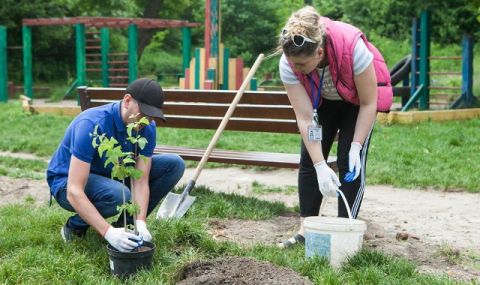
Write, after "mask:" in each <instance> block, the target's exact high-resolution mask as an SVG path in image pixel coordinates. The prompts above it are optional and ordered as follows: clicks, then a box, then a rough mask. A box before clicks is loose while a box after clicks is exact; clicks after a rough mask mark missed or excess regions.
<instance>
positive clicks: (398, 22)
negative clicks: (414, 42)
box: [316, 0, 480, 44]
mask: <svg viewBox="0 0 480 285" xmlns="http://www.w3.org/2000/svg"><path fill="white" fill-rule="evenodd" d="M316 6H317V8H318V9H319V11H320V12H321V13H324V14H325V15H327V16H331V17H333V18H334V19H340V20H344V21H346V22H349V23H352V24H354V25H356V26H359V27H360V28H362V30H363V31H364V32H365V33H367V34H368V33H371V32H375V33H377V34H379V35H381V36H384V37H389V38H391V39H407V38H409V37H410V35H411V25H412V18H414V17H419V15H420V12H421V10H424V9H428V10H429V11H430V12H431V20H432V31H431V33H432V38H433V40H434V41H438V42H440V43H443V44H446V43H458V42H460V39H461V37H462V34H463V33H470V34H476V37H477V38H478V36H480V34H479V32H478V31H479V28H480V22H479V21H478V20H477V17H478V16H479V15H480V12H479V11H478V7H479V1H477V0H475V1H471V0H460V1H450V0H427V1H425V0H414V1H411V0H397V1H393V0H384V1H376V0H357V1H348V0H341V1H335V0H322V1H321V2H320V3H319V4H318V5H316ZM372 7H375V9H372ZM323 11H325V12H323Z"/></svg>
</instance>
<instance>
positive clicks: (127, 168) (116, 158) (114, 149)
mask: <svg viewBox="0 0 480 285" xmlns="http://www.w3.org/2000/svg"><path fill="white" fill-rule="evenodd" d="M131 118H136V116H133V115H132V116H131ZM149 123H150V122H149V121H148V119H147V118H145V117H142V118H140V119H139V120H136V121H135V122H133V123H129V124H128V125H127V140H128V141H129V142H130V143H132V145H134V146H135V151H134V152H131V151H123V150H122V145H121V144H120V143H119V142H118V141H117V140H116V139H115V138H114V137H110V138H108V137H107V136H106V134H104V133H103V134H98V127H99V126H98V125H97V126H95V129H94V131H93V133H90V136H91V137H92V146H93V147H94V148H95V149H97V151H98V155H99V157H100V158H102V157H104V156H105V158H106V160H105V163H104V167H105V168H106V167H108V166H109V165H110V164H112V165H113V168H112V173H111V177H112V179H118V180H120V181H122V182H123V183H125V179H127V178H132V179H140V178H141V177H142V176H143V172H142V171H141V170H139V169H137V168H136V167H135V165H136V162H137V160H138V159H145V157H144V156H143V155H140V154H138V150H137V147H138V148H140V149H141V150H142V149H144V148H145V145H146V144H147V139H146V138H144V137H142V136H141V135H140V134H139V133H138V130H140V129H141V128H142V127H144V126H147V125H148V124H149ZM133 131H136V133H133ZM132 187H133V186H132ZM131 191H132V196H134V194H133V193H135V192H134V191H135V190H134V189H133V188H132V189H131ZM123 198H124V201H123V202H124V203H123V205H121V206H119V208H118V211H119V212H123V214H124V215H126V214H127V212H128V213H129V214H130V215H134V216H135V215H136V214H138V213H139V212H140V207H139V205H138V204H136V203H135V202H130V203H125V196H123ZM123 210H126V211H123ZM135 232H136V229H135Z"/></svg>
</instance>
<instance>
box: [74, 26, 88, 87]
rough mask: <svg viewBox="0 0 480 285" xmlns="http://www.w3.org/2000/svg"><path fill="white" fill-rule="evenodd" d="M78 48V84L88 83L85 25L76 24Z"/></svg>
mask: <svg viewBox="0 0 480 285" xmlns="http://www.w3.org/2000/svg"><path fill="white" fill-rule="evenodd" d="M75 37H76V49H77V84H78V86H84V85H86V84H87V70H86V69H87V62H86V53H85V25H84V24H76V25H75Z"/></svg>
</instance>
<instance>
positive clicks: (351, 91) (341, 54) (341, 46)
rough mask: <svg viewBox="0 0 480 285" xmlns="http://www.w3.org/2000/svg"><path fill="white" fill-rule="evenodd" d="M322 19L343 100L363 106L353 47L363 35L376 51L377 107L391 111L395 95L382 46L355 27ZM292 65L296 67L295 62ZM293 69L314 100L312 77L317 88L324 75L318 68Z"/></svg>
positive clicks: (374, 65) (331, 67)
mask: <svg viewBox="0 0 480 285" xmlns="http://www.w3.org/2000/svg"><path fill="white" fill-rule="evenodd" d="M322 21H323V23H324V25H325V27H326V34H327V40H326V46H325V48H326V51H327V55H328V60H329V69H330V73H331V75H332V81H333V83H334V84H335V86H336V88H337V91H338V94H339V95H340V96H341V97H342V98H343V100H345V101H347V102H350V103H353V104H355V105H359V99H358V94H357V88H356V87H355V81H354V80H353V49H354V48H355V45H356V44H357V41H358V40H359V39H360V38H362V39H363V41H364V42H365V45H366V46H367V48H368V49H369V50H370V52H372V54H373V67H374V69H375V74H376V75H377V90H378V96H377V110H378V111H381V112H382V111H383V112H385V111H389V110H390V106H391V105H392V98H393V90H392V85H391V82H390V72H389V71H388V68H387V65H386V63H385V60H384V59H383V56H382V55H381V54H380V52H379V51H378V49H377V48H376V47H375V46H374V45H372V44H371V43H370V42H368V41H367V38H366V37H365V35H364V34H363V33H362V32H361V31H360V30H359V29H357V28H355V27H354V26H352V25H349V24H346V23H343V22H338V21H332V20H330V19H329V18H326V17H322ZM289 64H290V66H291V67H292V64H291V63H289ZM292 70H293V71H294V73H295V75H296V76H297V78H298V80H299V81H300V82H301V83H302V85H303V86H304V87H305V90H306V91H307V93H308V95H309V96H310V99H312V98H313V97H312V90H311V85H310V79H309V76H311V77H312V78H313V80H314V82H315V85H316V88H318V86H319V83H320V76H319V75H318V72H317V70H316V69H315V70H313V71H312V72H311V73H310V74H309V75H306V74H303V73H302V72H298V71H295V70H294V69H293V67H292Z"/></svg>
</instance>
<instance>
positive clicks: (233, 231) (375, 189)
mask: <svg viewBox="0 0 480 285" xmlns="http://www.w3.org/2000/svg"><path fill="white" fill-rule="evenodd" d="M193 172H194V169H187V171H186V173H185V175H184V177H183V178H182V181H181V182H180V183H185V182H188V179H190V178H191V177H192V176H193ZM227 177H228V179H226V178H227ZM254 181H256V182H258V183H260V184H264V185H268V186H272V187H283V186H292V185H296V183H297V171H295V170H288V169H281V170H275V171H255V170H251V169H239V168H216V169H204V170H203V171H202V175H201V176H200V177H199V180H198V181H197V182H198V183H197V184H198V185H205V186H207V187H209V188H210V189H212V190H213V191H217V192H224V193H236V194H239V195H245V196H252V197H256V198H259V199H262V200H268V201H280V202H283V203H285V204H286V205H288V206H294V205H297V204H298V196H297V195H295V194H293V195H291V194H290V195H285V194H280V193H272V194H255V193H253V192H252V183H253V182H254ZM366 188H367V189H366V192H365V196H364V200H363V202H362V208H361V210H360V214H359V218H360V219H362V220H364V221H366V222H367V223H368V229H367V233H366V234H365V242H364V246H366V247H370V248H375V249H378V250H381V251H383V252H385V253H387V254H391V255H395V256H401V257H405V258H406V259H408V260H411V261H414V262H416V263H417V264H418V265H419V270H420V271H421V272H426V273H446V274H448V275H450V276H452V277H454V278H459V279H464V280H468V279H471V278H474V279H476V280H478V279H480V248H479V245H478V241H479V240H480V227H479V226H478V225H479V224H480V215H478V214H475V213H478V205H480V194H478V193H476V194H472V193H465V192H459V193H451V192H442V191H432V190H412V189H409V190H406V189H398V188H393V187H390V186H369V185H367V187H366ZM194 192H195V191H193V192H192V194H193V195H195V193H194ZM27 197H30V199H34V200H35V202H36V204H45V203H46V202H47V201H48V198H49V189H48V185H47V183H46V182H45V180H28V179H13V178H8V177H2V176H0V206H2V205H6V204H11V203H21V202H23V201H25V199H26V198H27ZM336 205H337V204H336V202H334V201H333V200H332V201H329V203H328V204H327V206H326V208H325V212H324V213H323V214H325V215H327V216H336V211H337V208H336ZM298 224H299V220H298V217H296V216H293V217H277V218H275V219H273V220H268V221H244V220H230V221H225V220H213V221H211V222H210V233H211V234H212V236H213V237H214V238H216V239H219V240H229V241H234V242H238V243H240V244H242V245H244V246H250V245H252V244H254V243H256V242H262V243H265V244H270V245H271V244H275V243H277V242H278V241H280V240H282V239H284V238H287V237H290V236H291V235H292V234H293V233H295V232H296V231H297V230H298ZM398 233H400V236H402V235H403V236H404V237H407V239H406V240H402V239H399V240H397V238H396V237H397V234H398ZM443 247H447V249H448V250H450V251H451V252H453V254H454V255H457V253H458V255H459V258H457V260H455V261H454V262H451V261H450V260H448V259H449V258H448V256H445V254H440V252H441V251H442V248H443Z"/></svg>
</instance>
